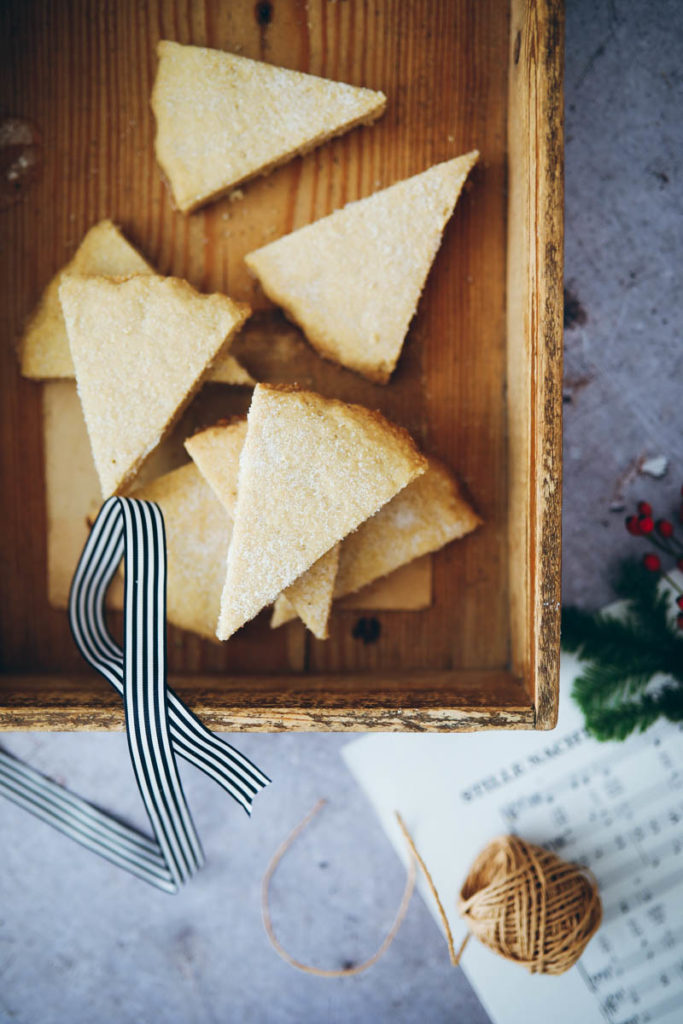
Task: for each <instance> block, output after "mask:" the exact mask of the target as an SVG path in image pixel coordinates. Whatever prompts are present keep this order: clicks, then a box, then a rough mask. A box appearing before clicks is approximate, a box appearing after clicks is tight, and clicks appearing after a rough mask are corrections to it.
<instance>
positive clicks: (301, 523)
mask: <svg viewBox="0 0 683 1024" xmlns="http://www.w3.org/2000/svg"><path fill="white" fill-rule="evenodd" d="M425 469H426V460H425V459H424V458H423V457H422V456H421V455H420V453H419V452H418V450H417V448H416V447H415V445H414V443H413V441H412V439H411V438H410V436H409V435H408V434H407V433H406V431H404V430H402V429H400V428H399V427H396V426H394V425H393V424H391V423H389V422H388V421H387V420H385V419H384V417H383V416H381V415H380V414H379V413H376V412H371V411H370V410H368V409H364V408H362V407H361V406H358V405H347V404H346V403H344V402H339V401H337V400H335V399H327V398H321V397H320V395H315V394H313V393H311V392H307V391H293V390H289V389H285V388H282V389H280V388H274V387H269V386H266V385H261V384H259V385H257V386H256V388H255V390H254V395H253V398H252V403H251V408H250V409H249V417H248V421H247V437H246V440H245V442H244V448H243V449H242V454H241V456H240V471H239V489H238V492H237V506H236V509H235V525H234V530H233V542H232V544H231V546H230V551H229V553H228V567H227V575H226V581H225V587H224V590H223V598H222V601H221V614H220V619H219V624H218V637H219V638H220V639H221V640H227V638H228V637H229V636H231V635H232V634H233V633H234V632H235V630H237V629H239V627H240V626H241V625H243V624H244V623H245V622H247V621H248V620H249V619H251V618H253V617H254V616H255V615H256V614H257V613H258V612H259V611H260V610H261V609H262V608H264V607H265V606H266V605H268V604H270V603H271V602H272V601H274V600H275V598H276V597H277V595H278V594H280V593H281V592H282V591H283V590H285V588H286V587H288V586H289V585H290V584H291V583H293V582H294V580H296V579H298V577H299V576H301V574H302V573H303V572H305V571H306V570H307V569H308V568H310V566H311V565H313V563H314V562H316V561H317V560H318V559H319V558H320V557H321V556H322V555H324V554H325V552H326V551H329V550H330V548H331V547H332V546H333V545H334V544H336V543H337V542H338V541H339V540H341V539H342V538H343V537H345V536H346V535H347V534H348V533H350V531H351V530H355V529H356V527H357V526H359V525H360V523H362V522H363V521H364V520H365V519H367V518H368V517H369V516H371V515H373V514H374V513H375V512H376V511H377V510H378V509H379V508H381V507H382V505H384V504H385V503H386V502H387V501H390V500H391V498H393V496H394V495H395V494H397V493H398V491H400V490H401V489H402V488H403V487H405V486H406V485H407V484H408V483H410V481H411V480H414V479H415V478H416V477H417V476H419V475H420V474H421V473H423V472H424V470H425Z"/></svg>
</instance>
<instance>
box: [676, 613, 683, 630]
mask: <svg viewBox="0 0 683 1024" xmlns="http://www.w3.org/2000/svg"><path fill="white" fill-rule="evenodd" d="M676 625H677V626H678V628H679V629H683V615H677V616H676Z"/></svg>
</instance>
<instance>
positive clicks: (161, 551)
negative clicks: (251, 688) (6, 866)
mask: <svg viewBox="0 0 683 1024" xmlns="http://www.w3.org/2000/svg"><path fill="white" fill-rule="evenodd" d="M123 557H125V604H124V647H123V650H122V649H121V648H120V647H119V646H118V644H116V643H115V642H114V640H113V638H112V637H111V635H110V634H109V632H108V630H107V627H106V623H105V616H104V601H105V596H106V592H107V589H108V587H109V584H110V583H111V581H112V578H113V576H114V574H115V572H116V570H117V568H118V566H119V563H120V562H121V559H122V558H123ZM69 622H70V625H71V630H72V632H73V635H74V639H75V641H76V644H77V646H78V648H79V650H80V652H81V654H82V655H83V657H84V658H85V660H86V661H87V662H88V663H89V664H90V665H91V666H92V667H93V668H94V669H96V670H97V671H98V672H99V673H100V674H101V675H102V676H104V678H105V679H106V680H107V681H108V682H109V683H110V684H111V685H112V686H113V687H114V689H115V690H116V691H117V693H119V694H120V695H121V697H122V698H123V703H124V709H125V715H126V732H127V736H128V747H129V750H130V756H131V761H132V764H133V769H134V771H135V776H136V779H137V783H138V788H139V790H140V795H141V796H142V799H143V802H144V804H145V807H146V809H147V814H148V816H149V820H150V823H151V825H152V828H153V830H154V834H155V839H154V840H153V839H150V838H148V837H146V836H143V835H141V833H139V832H138V831H137V830H136V829H133V828H131V827H129V826H127V825H125V824H122V823H120V822H118V821H116V820H115V819H113V818H111V817H109V816H108V815H107V814H105V813H104V812H102V811H100V810H98V809H97V808H94V807H92V806H91V805H90V804H88V803H87V802H86V801H85V800H82V799H81V798H80V797H77V796H74V795H73V794H71V793H69V792H67V791H66V790H65V789H63V788H62V787H61V786H58V785H57V784H56V783H55V782H52V781H51V780H50V779H47V778H46V777H45V776H43V775H41V774H40V773H39V772H36V771H34V770H33V769H32V768H28V767H27V766H26V765H23V764H21V762H19V761H17V760H16V759H15V758H13V757H11V756H10V755H9V754H7V753H6V752H4V751H1V750H0V792H2V793H4V795H5V796H7V797H9V799H11V800H13V801H14V802H15V803H17V804H19V805H20V806H22V807H24V808H25V809H26V810H28V811H30V812H31V813H32V814H35V815H36V816H37V817H39V818H40V819H41V820H43V821H46V822H48V823H49V824H51V825H52V826H53V827H54V828H56V829H58V830H59V831H61V832H63V833H64V834H66V835H68V836H70V837H71V838H72V839H75V840H76V841H77V842H79V843H81V844H82V845H83V846H86V847H88V848H89V849H91V850H93V851H94V852H95V853H98V854H100V856H102V857H106V858H107V859H108V860H111V861H112V862H114V863H116V864H118V865H119V866H120V867H123V868H125V869H126V870H127V871H130V872H131V873H132V874H134V875H136V876H137V877H139V878H143V879H144V880H145V881H147V882H149V883H150V884H152V885H155V886H157V887H158V888H160V889H163V890H164V891H165V892H176V891H177V889H178V886H179V885H180V884H182V883H184V882H186V881H187V880H188V879H189V878H191V877H192V875H193V874H194V873H195V871H197V869H198V868H200V867H201V866H202V864H203V862H204V855H203V853H202V848H201V845H200V842H199V838H198V836H197V833H196V831H195V827H194V824H193V822H192V817H191V815H190V811H189V808H188V806H187V802H186V800H185V795H184V793H183V788H182V784H181V781H180V777H179V775H178V768H177V764H176V754H179V755H180V756H182V757H184V758H185V760H187V761H190V762H191V763H192V764H194V765H196V767H197V768H200V769H201V770H202V771H203V772H204V773H205V774H206V775H208V776H209V777H210V778H212V779H214V780H215V781H216V782H218V784H219V785H220V786H222V787H223V789H225V790H226V792H228V793H229V794H230V795H231V796H232V797H233V798H234V799H235V800H236V801H237V802H238V803H239V804H240V805H241V806H242V807H244V809H245V810H246V812H247V813H248V814H249V813H250V811H251V805H252V802H253V799H254V796H255V795H256V794H257V793H258V792H259V791H260V790H261V789H263V788H264V787H265V786H267V785H268V783H269V781H270V780H269V779H268V777H267V776H266V775H264V774H263V772H261V771H260V770H259V769H258V768H257V767H256V766H255V765H253V764H252V763H251V761H249V760H248V758H246V757H244V756H243V755H242V754H240V753H239V752H238V751H237V750H235V749H234V747H231V746H230V745H229V744H227V743H225V742H224V741H223V740H220V739H219V738H218V737H217V736H214V734H213V733H212V732H211V731H210V730H209V729H207V728H206V727H205V726H204V725H203V724H202V723H201V722H200V721H199V719H198V718H197V717H196V715H194V714H193V712H192V711H190V710H189V708H187V707H186V706H185V704H183V702H182V701H181V700H180V698H179V697H177V696H176V694H174V693H173V691H172V690H170V689H168V687H167V683H166V543H165V534H164V520H163V516H162V514H161V511H160V509H159V507H158V506H157V505H156V504H154V503H153V502H148V501H141V500H139V499H136V498H119V497H115V498H109V499H108V501H106V502H105V503H104V505H103V506H102V508H101V510H100V513H99V515H98V517H97V520H96V521H95V525H94V526H93V528H92V531H91V533H90V536H89V537H88V540H87V542H86V545H85V548H84V549H83V553H82V555H81V558H80V560H79V563H78V567H77V569H76V573H75V575H74V579H73V582H72V585H71V593H70V595H69Z"/></svg>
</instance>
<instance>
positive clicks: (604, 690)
mask: <svg viewBox="0 0 683 1024" xmlns="http://www.w3.org/2000/svg"><path fill="white" fill-rule="evenodd" d="M658 584H659V577H658V575H657V574H655V573H651V572H648V570H647V569H645V568H644V566H643V565H642V564H641V563H640V562H637V561H635V560H634V559H629V560H627V561H625V562H623V563H622V564H621V566H620V567H619V573H618V576H617V578H616V580H615V589H616V591H617V593H618V594H619V596H620V597H622V598H623V599H624V600H625V601H626V602H627V604H626V609H625V614H624V616H623V617H622V618H618V619H617V618H614V617H612V616H609V615H605V614H603V613H602V612H586V611H583V610H581V609H579V608H571V607H567V608H564V609H563V611H562V646H563V648H564V649H565V650H566V651H570V652H572V653H575V654H577V655H578V657H579V659H580V660H582V661H585V662H587V664H586V666H585V668H584V670H583V672H582V674H581V675H580V676H579V677H578V679H576V680H575V683H574V687H573V690H572V696H573V698H574V699H575V700H576V702H577V703H578V705H579V707H580V708H581V710H582V711H583V713H584V716H585V719H586V728H587V729H588V731H589V732H590V733H591V734H592V735H593V736H595V737H596V739H599V740H612V739H618V740H623V739H625V738H626V737H627V736H629V735H630V734H631V733H632V732H634V731H636V730H638V731H640V732H642V731H643V730H645V729H647V728H648V727H649V726H650V725H652V723H653V722H655V721H656V720H657V719H658V718H659V717H660V716H664V717H665V718H668V719H670V720H671V721H673V722H680V721H683V635H681V632H680V630H678V629H677V627H676V625H675V621H672V615H671V600H672V598H671V596H670V595H669V594H668V593H666V592H660V590H659V586H658ZM655 676H663V677H666V680H667V681H666V683H664V684H663V685H661V686H659V687H655V689H654V690H648V687H649V686H650V684H651V682H652V680H653V679H654V677H655Z"/></svg>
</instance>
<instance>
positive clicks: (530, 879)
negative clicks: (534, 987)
mask: <svg viewBox="0 0 683 1024" xmlns="http://www.w3.org/2000/svg"><path fill="white" fill-rule="evenodd" d="M325 803H326V801H325V800H319V801H318V802H317V804H316V805H315V807H314V808H313V809H312V810H311V811H309V813H308V814H307V815H306V817H305V818H304V819H303V820H302V821H301V822H300V823H299V824H298V825H297V826H296V828H295V829H293V831H292V832H291V833H290V834H289V835H288V836H287V838H286V839H285V841H284V842H283V843H282V844H281V845H280V846H279V848H278V849H277V850H276V851H275V854H274V856H273V858H272V860H271V861H270V864H269V865H268V868H267V870H266V873H265V875H264V876H263V884H262V888H261V908H262V912H263V923H264V926H265V929H266V933H267V935H268V938H269V939H270V942H271V944H272V946H273V948H274V949H275V951H276V952H277V953H278V955H279V956H281V957H282V959H283V960H285V961H286V962H287V963H288V964H290V965H291V966H292V967H296V968H297V969H298V970H300V971H304V972H305V973H306V974H314V975H317V976H318V977H321V978H342V977H347V976H348V975H351V974H361V973H362V972H363V971H366V970H367V969H368V968H369V967H372V965H373V964H375V963H377V961H378V960H379V959H380V957H381V956H383V955H384V953H386V951H387V950H388V949H389V946H390V945H391V944H392V942H393V941H394V939H395V938H396V935H397V934H398V931H399V928H400V927H401V924H402V923H403V919H404V918H405V915H406V912H407V910H408V905H409V903H410V900H411V897H412V895H413V889H414V888H415V878H416V874H417V869H416V865H419V867H420V870H421V871H422V873H423V875H424V877H425V880H426V882H427V885H428V887H429V890H430V892H431V894H432V896H433V897H434V900H435V902H436V906H437V908H438V911H439V916H440V917H441V921H442V923H443V926H444V930H445V932H446V940H447V942H448V953H449V956H450V960H451V964H452V965H453V966H454V967H457V966H458V965H459V963H460V959H461V957H462V955H463V952H464V950H465V947H466V945H467V943H468V942H469V940H470V938H471V936H472V935H476V936H477V938H478V939H479V940H480V941H481V942H483V943H484V945H486V946H488V948H489V949H491V950H492V951H493V952H494V953H497V954H498V955H499V956H502V957H504V958H505V959H506V960H512V961H514V962H515V963H519V964H520V965H522V966H523V967H526V969H527V970H528V971H530V972H531V973H532V974H533V973H540V974H563V973H564V972H565V971H567V970H569V968H570V967H572V966H573V965H574V964H575V963H576V961H577V960H578V959H579V957H580V956H581V954H582V953H583V951H584V949H585V948H586V945H587V944H588V942H589V941H590V939H591V938H592V937H593V935H594V934H595V933H596V931H597V930H598V928H599V927H600V923H601V921H602V904H601V902H600V896H599V894H598V887H597V883H596V881H595V878H594V877H593V875H592V874H591V872H590V871H588V869H587V868H583V867H580V866H579V865H576V864H570V863H569V862H568V861H565V860H562V858H561V857H558V856H557V855H556V854H554V853H551V852H550V851H549V850H545V849H543V847H540V846H535V845H534V844H533V843H527V842H525V840H523V839H520V838H519V837H518V836H501V837H499V838H498V839H494V840H493V841H492V842H490V843H489V844H488V846H487V847H485V849H484V850H482V852H481V853H480V854H479V856H478V857H477V859H476V860H475V862H474V864H473V865H472V867H471V869H470V872H469V874H468V876H467V878H466V880H465V882H464V884H463V887H462V889H461V891H460V897H459V900H458V910H459V912H460V915H461V916H462V917H463V918H464V919H465V921H466V923H467V927H468V932H467V935H466V936H465V939H464V940H463V942H462V944H461V946H460V948H459V950H458V951H457V953H456V950H455V946H454V943H453V933H452V932H451V928H450V925H449V923H448V918H447V917H446V912H445V910H444V908H443V904H442V902H441V900H440V898H439V894H438V892H437V890H436V886H435V885H434V882H433V880H432V877H431V875H430V873H429V870H428V868H427V865H426V864H425V862H424V861H423V859H422V857H421V856H420V854H419V852H418V850H417V848H416V846H415V843H414V842H413V839H412V836H411V835H410V833H409V831H408V829H407V828H406V825H405V822H404V821H403V818H402V817H401V815H400V814H399V813H398V811H397V812H396V819H397V821H398V824H399V826H400V828H401V831H402V833H403V835H404V837H405V840H406V843H407V845H408V848H409V850H410V854H411V857H410V864H409V867H408V877H407V879H406V885H405V889H404V891H403V897H402V899H401V903H400V906H399V908H398V912H397V914H396V917H395V918H394V923H393V924H392V926H391V928H390V929H389V931H388V933H387V935H386V938H385V939H384V941H383V942H382V944H381V946H380V947H379V949H378V950H377V951H376V952H375V953H374V954H373V955H372V956H371V957H370V958H369V959H368V960H365V961H364V962H363V963H361V964H356V965H354V966H353V967H342V968H337V969H325V968H321V967H315V966H312V965H310V964H304V963H302V962H301V961H300V960H297V959H296V958H295V957H293V956H292V955H291V954H290V953H288V952H287V950H286V949H285V948H284V946H283V945H282V943H281V942H280V941H279V939H278V938H277V936H276V935H275V931H274V929H273V922H272V918H271V914H270V905H269V891H270V883H271V880H272V877H273V875H274V874H275V871H276V869H277V866H278V864H279V863H280V861H281V860H282V858H283V856H284V855H285V853H286V852H287V850H288V849H289V847H290V846H291V845H292V843H293V842H294V841H295V840H296V839H297V837H298V836H299V835H300V834H301V833H302V832H303V831H304V829H305V828H306V826H307V825H308V824H309V823H310V822H311V821H312V819H313V818H314V817H315V816H316V814H318V812H319V811H320V809H321V808H322V807H323V806H324V804H325Z"/></svg>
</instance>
